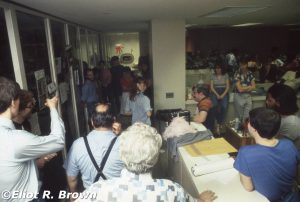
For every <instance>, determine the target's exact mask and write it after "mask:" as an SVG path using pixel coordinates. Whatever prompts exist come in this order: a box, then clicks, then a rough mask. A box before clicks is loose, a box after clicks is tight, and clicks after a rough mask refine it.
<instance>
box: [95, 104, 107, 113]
mask: <svg viewBox="0 0 300 202" xmlns="http://www.w3.org/2000/svg"><path fill="white" fill-rule="evenodd" d="M108 110H109V105H108V104H98V105H97V106H96V109H95V111H96V112H97V113H101V112H108Z"/></svg>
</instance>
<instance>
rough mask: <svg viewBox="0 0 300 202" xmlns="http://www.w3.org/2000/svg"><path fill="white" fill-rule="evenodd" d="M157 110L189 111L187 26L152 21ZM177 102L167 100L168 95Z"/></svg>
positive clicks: (179, 21)
mask: <svg viewBox="0 0 300 202" xmlns="http://www.w3.org/2000/svg"><path fill="white" fill-rule="evenodd" d="M150 35H151V36H150V37H151V54H152V65H153V88H154V98H155V99H154V109H155V110H158V109H173V108H182V109H184V108H185V22H184V21H183V20H177V21H174V20H173V21H168V20H152V21H151V34H150ZM167 92H171V93H174V98H166V93H167Z"/></svg>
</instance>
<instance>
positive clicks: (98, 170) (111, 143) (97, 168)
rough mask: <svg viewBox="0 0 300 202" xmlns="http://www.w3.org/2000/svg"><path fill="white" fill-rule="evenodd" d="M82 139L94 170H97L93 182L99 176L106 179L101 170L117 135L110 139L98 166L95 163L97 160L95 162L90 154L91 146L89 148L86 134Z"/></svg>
mask: <svg viewBox="0 0 300 202" xmlns="http://www.w3.org/2000/svg"><path fill="white" fill-rule="evenodd" d="M83 139H84V143H85V146H86V149H87V151H88V154H89V156H90V158H91V160H92V162H93V164H94V167H95V168H96V170H97V172H98V173H97V175H96V177H95V180H94V182H97V181H98V180H99V178H100V176H101V177H102V179H104V180H106V179H107V178H106V177H105V175H104V174H103V172H102V171H103V168H104V166H105V164H106V161H107V159H108V156H109V154H110V152H111V150H112V148H113V146H114V144H115V142H116V140H117V137H114V139H112V141H111V142H110V145H109V147H108V149H107V151H106V153H105V155H104V157H103V159H102V161H101V164H100V167H99V166H98V165H97V162H96V160H95V158H94V156H93V154H92V151H91V148H90V146H89V143H88V140H87V136H84V137H83Z"/></svg>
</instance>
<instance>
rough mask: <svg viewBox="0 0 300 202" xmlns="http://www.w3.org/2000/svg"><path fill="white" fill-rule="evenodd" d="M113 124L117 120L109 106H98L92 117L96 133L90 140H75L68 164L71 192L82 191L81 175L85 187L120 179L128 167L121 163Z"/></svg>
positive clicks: (88, 136)
mask: <svg viewBox="0 0 300 202" xmlns="http://www.w3.org/2000/svg"><path fill="white" fill-rule="evenodd" d="M113 123H114V117H113V115H112V113H111V112H110V109H109V105H107V104H99V105H97V106H96V111H95V112H94V113H93V115H92V125H93V127H94V130H92V131H91V132H90V133H89V134H88V135H87V136H86V138H84V137H81V138H79V139H77V140H76V141H74V143H73V145H72V147H71V149H70V151H69V152H68V156H67V159H66V161H65V163H64V168H65V169H66V173H67V180H68V184H69V188H70V192H76V191H78V190H77V182H78V174H79V172H80V173H81V178H82V181H83V186H84V188H88V187H89V186H90V185H91V184H92V183H93V182H94V181H97V180H98V179H100V180H101V179H102V180H103V179H106V178H107V179H110V178H112V177H119V176H120V173H121V170H122V169H123V167H124V166H123V162H122V161H121V160H120V156H119V141H118V139H117V136H116V134H115V133H114V132H113V128H112V126H113ZM105 159H106V160H105Z"/></svg>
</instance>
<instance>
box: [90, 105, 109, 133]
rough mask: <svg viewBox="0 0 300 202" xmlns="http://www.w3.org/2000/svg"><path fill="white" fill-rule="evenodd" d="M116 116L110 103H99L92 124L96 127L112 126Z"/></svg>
mask: <svg viewBox="0 0 300 202" xmlns="http://www.w3.org/2000/svg"><path fill="white" fill-rule="evenodd" d="M113 122H114V117H113V115H112V113H111V111H110V107H109V105H108V104H98V105H97V106H96V107H95V112H94V113H93V114H92V125H93V126H94V128H111V127H112V124H113Z"/></svg>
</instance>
